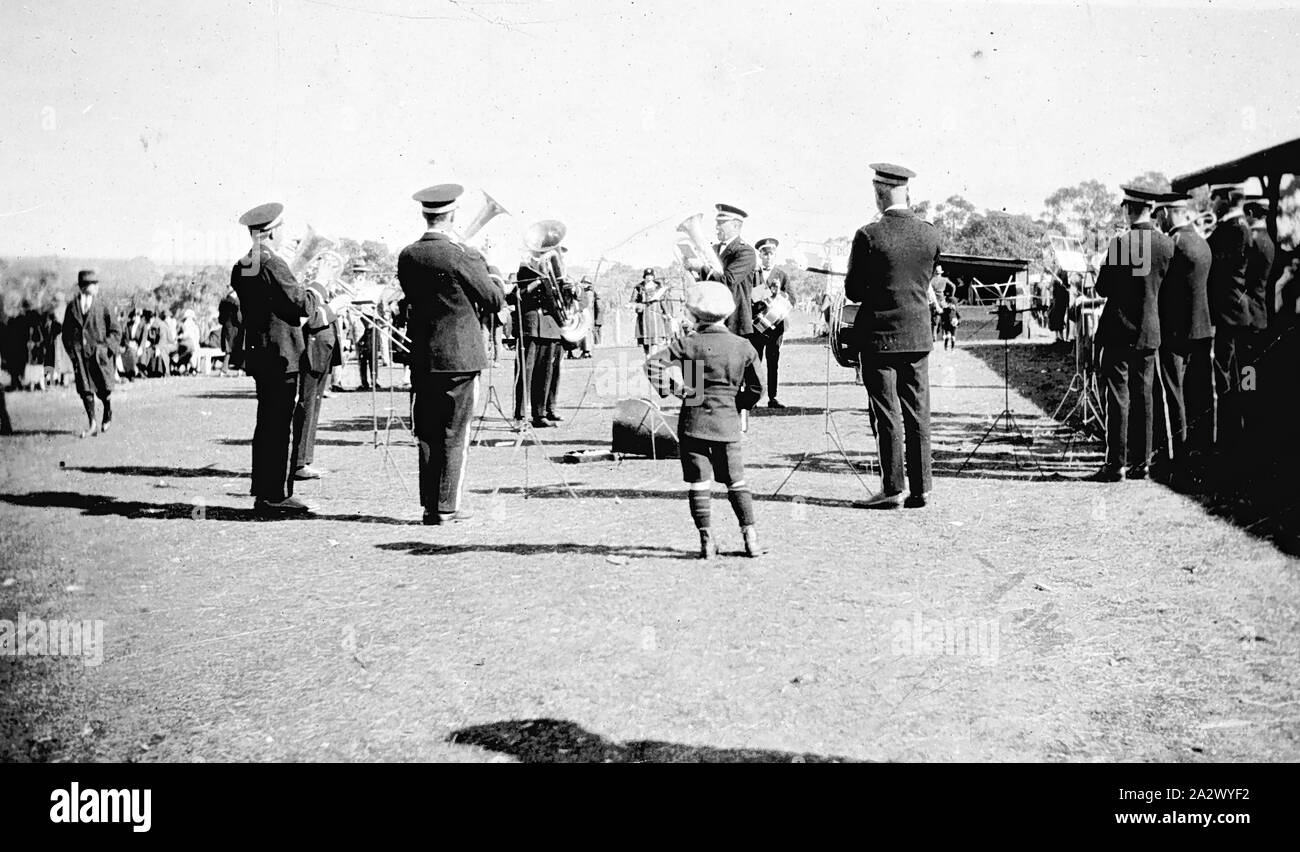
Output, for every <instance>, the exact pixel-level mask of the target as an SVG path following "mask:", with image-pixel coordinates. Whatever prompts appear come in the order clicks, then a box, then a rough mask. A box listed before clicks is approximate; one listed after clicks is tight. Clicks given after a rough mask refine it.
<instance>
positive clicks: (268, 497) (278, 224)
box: [230, 202, 317, 516]
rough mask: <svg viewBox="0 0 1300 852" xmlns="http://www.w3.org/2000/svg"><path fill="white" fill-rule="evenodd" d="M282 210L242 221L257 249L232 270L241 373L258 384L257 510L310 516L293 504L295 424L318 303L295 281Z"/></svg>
mask: <svg viewBox="0 0 1300 852" xmlns="http://www.w3.org/2000/svg"><path fill="white" fill-rule="evenodd" d="M283 212H284V205H283V204H278V203H274V202H273V203H270V204H263V205H261V206H259V207H254V208H253V209H252V210H249V211H248V212H247V213H245V214H244V215H243V216H241V217H240V218H239V224H241V225H243V226H245V227H247V228H248V233H249V236H250V237H251V238H252V240H253V246H252V248H251V249H249V252H248V254H246V255H245V256H244V257H243V258H241V259H240V260H239V262H238V263H236V264H235V266H234V268H232V269H231V270H230V286H231V287H232V288H234V290H235V292H236V293H238V294H239V306H240V312H241V313H242V315H243V321H244V328H243V331H244V371H245V372H247V373H248V374H249V375H251V376H252V377H253V380H254V381H255V382H256V384H257V427H256V428H255V429H254V431H253V477H252V478H253V483H252V494H253V507H254V509H255V510H257V511H258V512H259V513H262V514H267V515H272V516H275V515H284V514H302V513H305V512H309V511H311V510H310V508H309V507H308V506H307V504H305V503H303V502H302V501H300V500H298V499H296V498H295V497H294V496H293V476H292V473H293V467H294V465H293V459H292V458H291V450H292V447H293V417H294V411H295V410H296V409H297V405H298V371H299V370H300V369H302V361H303V352H304V351H305V349H306V345H305V342H304V340H303V334H302V326H301V322H302V319H303V317H305V316H307V315H308V314H309V313H311V312H312V310H313V309H314V307H315V305H316V301H317V300H316V299H315V298H314V297H313V295H312V293H311V291H309V290H308V289H307V288H306V287H303V286H302V285H301V284H299V283H298V281H297V280H296V279H295V278H294V276H293V272H292V271H290V269H289V263H288V261H287V260H286V259H285V258H284V257H283V256H281V254H280V252H281V251H282V249H283V245H282V242H281V240H282V233H283V227H282V226H283V222H282V220H281V214H282V213H283Z"/></svg>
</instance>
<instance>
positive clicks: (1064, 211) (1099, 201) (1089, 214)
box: [1043, 180, 1119, 245]
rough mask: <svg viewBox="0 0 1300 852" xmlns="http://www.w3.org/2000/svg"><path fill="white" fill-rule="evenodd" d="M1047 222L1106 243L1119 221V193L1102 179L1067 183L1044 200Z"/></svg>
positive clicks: (1090, 241)
mask: <svg viewBox="0 0 1300 852" xmlns="http://www.w3.org/2000/svg"><path fill="white" fill-rule="evenodd" d="M1043 206H1044V207H1046V208H1047V224H1048V226H1049V227H1051V228H1053V229H1056V230H1059V231H1061V232H1063V233H1065V234H1068V235H1070V236H1074V237H1079V238H1081V239H1083V240H1084V242H1085V243H1087V244H1090V245H1104V244H1105V243H1106V241H1107V240H1108V239H1109V238H1110V231H1111V229H1112V227H1113V226H1114V224H1115V223H1116V222H1118V221H1119V197H1118V196H1117V195H1115V194H1114V193H1112V192H1111V191H1110V190H1108V189H1107V188H1106V185H1105V184H1103V183H1102V182H1101V181H1099V180H1086V181H1083V182H1082V183H1080V184H1079V185H1077V186H1063V187H1061V188H1060V189H1058V190H1056V192H1053V193H1052V194H1051V195H1049V196H1047V198H1046V199H1044V201H1043Z"/></svg>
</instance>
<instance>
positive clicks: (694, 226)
mask: <svg viewBox="0 0 1300 852" xmlns="http://www.w3.org/2000/svg"><path fill="white" fill-rule="evenodd" d="M677 233H678V234H681V236H679V237H678V238H677V245H676V249H677V257H678V259H679V260H681V262H682V265H683V266H685V265H686V261H687V260H689V259H691V258H695V259H698V260H702V261H704V265H705V267H706V268H707V269H709V270H712V271H713V272H716V273H717V274H719V275H721V274H722V258H720V257H718V252H717V251H716V250H715V249H714V248H713V241H712V240H710V239H709V234H708V232H707V231H706V230H705V229H704V214H703V213H696V214H695V215H694V216H690V217H687V219H686V220H685V221H683V222H682V223H681V224H680V225H678V226H677Z"/></svg>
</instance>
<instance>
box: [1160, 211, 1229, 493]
mask: <svg viewBox="0 0 1300 852" xmlns="http://www.w3.org/2000/svg"><path fill="white" fill-rule="evenodd" d="M1155 216H1156V225H1157V226H1158V227H1159V228H1160V229H1161V230H1163V231H1164V232H1165V233H1167V234H1168V235H1169V237H1170V239H1172V240H1173V242H1174V254H1173V257H1172V258H1170V261H1169V269H1168V270H1166V271H1165V277H1164V280H1163V281H1162V282H1161V284H1160V298H1159V304H1160V309H1159V310H1160V349H1159V350H1158V352H1157V356H1156V358H1157V365H1156V366H1157V370H1158V372H1159V376H1160V385H1159V390H1160V392H1159V393H1156V394H1155V396H1154V400H1155V403H1156V405H1155V433H1154V434H1155V443H1154V448H1155V451H1156V456H1155V460H1154V461H1153V463H1152V473H1153V474H1155V475H1157V476H1161V477H1162V478H1164V477H1165V476H1166V475H1167V474H1169V473H1171V470H1170V465H1171V464H1172V465H1178V466H1180V467H1185V465H1186V462H1187V461H1188V455H1189V453H1190V452H1192V451H1195V452H1197V453H1201V452H1204V451H1206V450H1208V449H1209V447H1210V436H1211V435H1212V434H1213V411H1214V368H1213V366H1212V360H1213V358H1212V353H1211V350H1212V348H1213V345H1214V326H1213V325H1211V323H1210V301H1209V295H1208V293H1207V291H1206V282H1207V281H1208V280H1209V277H1210V246H1209V244H1207V243H1206V242H1205V239H1204V238H1203V237H1202V236H1201V235H1200V233H1199V232H1198V231H1197V230H1196V226H1195V224H1194V222H1193V213H1192V209H1191V206H1190V199H1189V198H1188V196H1187V195H1185V194H1179V193H1169V194H1166V195H1163V196H1161V199H1160V201H1159V202H1157V203H1156V209H1155Z"/></svg>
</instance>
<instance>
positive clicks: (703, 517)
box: [689, 489, 713, 530]
mask: <svg viewBox="0 0 1300 852" xmlns="http://www.w3.org/2000/svg"><path fill="white" fill-rule="evenodd" d="M689 495H690V499H691V517H692V518H693V519H694V520H695V528H696V529H699V530H707V529H708V528H709V515H710V510H709V503H710V502H711V501H712V500H713V492H712V491H703V490H698V491H697V490H695V489H691V491H690V492H689Z"/></svg>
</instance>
